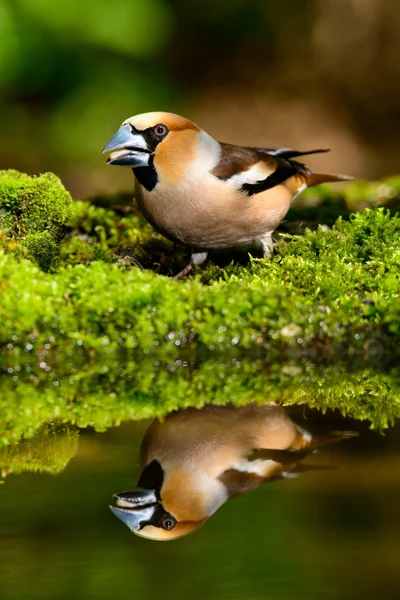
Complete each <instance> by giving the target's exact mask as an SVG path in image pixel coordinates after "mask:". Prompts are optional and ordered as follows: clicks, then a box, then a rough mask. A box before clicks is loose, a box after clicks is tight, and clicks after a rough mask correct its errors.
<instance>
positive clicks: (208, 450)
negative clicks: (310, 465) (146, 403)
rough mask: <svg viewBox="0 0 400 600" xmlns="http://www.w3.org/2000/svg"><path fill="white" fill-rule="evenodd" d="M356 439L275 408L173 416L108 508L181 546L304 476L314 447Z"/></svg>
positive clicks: (143, 531)
mask: <svg viewBox="0 0 400 600" xmlns="http://www.w3.org/2000/svg"><path fill="white" fill-rule="evenodd" d="M353 435H356V434H354V433H353V432H335V433H331V434H325V435H315V434H312V433H310V432H309V431H306V430H305V429H304V428H303V427H301V426H299V425H298V424H296V423H295V422H294V420H292V418H291V417H290V415H289V414H288V412H287V411H286V410H285V409H284V408H282V407H281V406H277V405H275V404H269V405H266V406H257V405H256V404H249V405H247V406H244V407H240V408H238V407H234V406H224V407H218V406H205V407H204V408H202V409H201V410H197V409H186V410H180V411H177V412H173V413H171V414H170V415H168V416H167V417H165V418H164V419H162V420H158V419H156V420H155V421H153V423H152V424H151V425H150V427H149V428H148V430H147V431H146V433H145V436H144V438H143V441H142V445H141V451H140V455H141V464H142V467H143V470H142V473H141V475H140V478H139V481H138V484H137V487H136V488H135V489H133V490H129V491H125V492H119V493H117V494H115V495H114V498H115V500H116V504H117V506H110V508H111V510H112V512H113V513H114V514H115V515H116V516H117V517H118V518H119V519H121V521H123V522H124V523H126V525H128V527H129V528H130V529H131V530H132V531H133V532H134V533H136V534H137V535H139V536H142V537H146V538H150V539H154V540H171V539H176V538H178V537H181V536H183V535H186V534H187V533H190V532H191V531H194V530H195V529H197V528H198V527H199V526H200V525H202V524H203V523H204V522H205V521H206V520H207V519H208V518H209V517H210V516H211V515H213V514H214V513H215V511H216V510H217V509H218V508H219V507H220V506H222V504H224V502H226V501H227V500H229V499H230V498H234V497H235V496H240V495H242V494H246V493H247V492H250V491H251V490H254V489H255V488H257V487H259V486H260V485H262V484H263V483H266V482H268V481H272V480H276V479H279V478H282V477H290V476H291V475H292V474H293V473H296V472H298V471H299V470H304V468H305V467H306V465H300V464H299V463H300V461H302V460H303V459H304V458H305V457H306V456H307V455H308V454H310V453H311V452H313V451H314V450H315V449H316V448H318V447H321V446H324V445H326V444H328V443H330V442H333V441H340V440H342V439H344V438H348V437H352V436H353Z"/></svg>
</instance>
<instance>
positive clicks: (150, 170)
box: [131, 125, 163, 192]
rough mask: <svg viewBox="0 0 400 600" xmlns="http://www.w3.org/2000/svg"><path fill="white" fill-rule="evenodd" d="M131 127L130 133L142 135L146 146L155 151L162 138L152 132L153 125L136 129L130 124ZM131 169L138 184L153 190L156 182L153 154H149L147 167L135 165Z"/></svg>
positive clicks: (149, 190)
mask: <svg viewBox="0 0 400 600" xmlns="http://www.w3.org/2000/svg"><path fill="white" fill-rule="evenodd" d="M131 128H132V133H139V134H141V135H142V136H143V137H144V139H145V140H146V143H147V147H148V149H149V150H150V152H152V153H154V152H155V149H156V148H157V146H158V144H159V143H160V142H162V140H163V138H159V137H158V136H157V135H156V134H155V133H154V127H148V128H147V129H143V130H142V131H140V130H139V129H136V127H134V126H133V125H131ZM132 171H133V173H134V175H135V176H136V179H137V180H138V182H139V183H140V185H142V186H143V187H144V188H145V189H146V190H147V191H148V192H151V191H152V190H154V188H155V187H156V185H157V182H158V176H157V171H156V168H155V166H154V154H151V156H150V159H149V166H148V167H136V168H135V169H132Z"/></svg>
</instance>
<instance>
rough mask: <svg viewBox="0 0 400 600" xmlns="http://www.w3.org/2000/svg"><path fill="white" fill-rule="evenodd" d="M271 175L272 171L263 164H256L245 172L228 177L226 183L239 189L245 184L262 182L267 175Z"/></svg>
mask: <svg viewBox="0 0 400 600" xmlns="http://www.w3.org/2000/svg"><path fill="white" fill-rule="evenodd" d="M271 173H273V170H271V169H269V168H268V166H267V165H266V164H265V163H264V162H261V161H260V162H258V163H256V164H255V165H253V166H252V167H251V168H250V169H248V170H247V171H241V172H240V173H236V174H235V175H233V176H232V177H230V178H229V179H228V180H227V181H229V182H230V183H235V184H237V185H238V186H239V187H241V186H242V185H244V184H245V183H249V184H251V185H252V184H255V183H259V182H260V181H264V179H266V178H267V177H268V176H269V175H271Z"/></svg>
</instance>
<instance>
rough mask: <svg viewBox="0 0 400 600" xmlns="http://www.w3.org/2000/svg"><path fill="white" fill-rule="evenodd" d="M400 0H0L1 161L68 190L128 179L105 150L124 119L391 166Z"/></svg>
mask: <svg viewBox="0 0 400 600" xmlns="http://www.w3.org/2000/svg"><path fill="white" fill-rule="evenodd" d="M399 28H400V8H399V5H398V0H284V1H281V2H277V1H274V0H219V1H218V2H217V1H215V0H202V1H200V0H192V1H190V2H188V1H187V0H112V2H110V1H108V0H84V1H83V0H58V1H57V2H54V0H1V1H0V130H1V138H2V143H1V148H0V167H1V168H10V167H12V168H17V169H20V170H24V171H27V172H29V173H37V172H43V171H46V170H51V171H54V172H56V173H57V174H59V175H60V176H61V177H62V178H63V180H64V182H65V184H66V185H67V187H68V188H69V189H70V190H71V191H72V193H73V194H74V196H75V197H79V196H86V195H88V194H93V193H108V192H110V191H114V190H117V189H121V188H122V189H129V188H130V187H132V179H131V177H132V176H131V174H130V173H129V171H128V170H124V169H112V168H108V167H106V166H105V164H104V157H102V156H101V154H100V151H101V149H102V147H103V145H104V144H105V142H106V141H107V140H108V139H109V138H110V137H111V135H112V134H113V133H114V132H115V130H116V129H117V127H118V126H119V125H120V123H121V122H122V121H123V120H124V119H125V118H127V117H129V116H131V115H133V114H136V113H139V112H145V111H151V110H167V111H172V112H178V113H181V114H184V115H185V116H187V117H189V118H191V119H193V120H194V121H196V122H197V123H198V124H199V125H200V126H202V127H203V128H204V129H206V130H207V131H208V132H209V133H211V134H212V135H214V136H215V137H216V138H217V139H221V140H225V141H230V142H233V143H243V144H254V145H261V146H262V145H264V146H269V145H271V146H274V145H278V146H294V147H298V148H301V149H304V148H308V147H312V146H315V147H321V146H322V147H326V146H328V147H330V148H332V150H333V151H332V153H331V154H330V155H327V156H320V157H311V159H310V161H309V164H311V166H314V167H319V168H320V169H321V170H331V171H336V172H347V173H350V174H353V175H356V176H362V177H365V178H368V179H372V178H378V177H383V176H385V175H389V174H393V173H396V172H398V171H399V167H398V162H399V156H400V141H399V122H400V107H399V92H400V59H399V57H400V36H399V35H398V31H399Z"/></svg>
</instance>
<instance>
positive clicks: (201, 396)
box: [0, 182, 400, 443]
mask: <svg viewBox="0 0 400 600" xmlns="http://www.w3.org/2000/svg"><path fill="white" fill-rule="evenodd" d="M351 185H352V186H353V188H352V190H353V191H351V192H349V191H348V188H345V189H344V190H343V191H340V192H334V193H332V192H328V191H327V189H326V188H323V191H322V192H321V196H318V197H317V198H316V197H315V196H310V195H306V197H305V203H304V205H303V206H297V207H296V206H295V207H294V208H293V209H292V210H293V214H295V212H296V211H298V212H297V219H296V221H297V226H298V228H299V229H300V230H301V231H302V235H298V234H296V235H289V234H288V233H287V231H288V230H289V227H288V224H290V223H291V221H288V223H287V224H284V226H283V227H281V228H280V239H279V242H278V244H277V248H276V252H275V254H274V256H273V258H272V259H258V258H254V257H253V258H249V256H248V254H247V253H246V252H241V253H238V254H233V253H231V252H229V253H220V254H217V255H213V256H212V257H211V260H210V261H209V262H208V263H207V264H206V265H205V266H203V267H200V268H198V269H196V270H195V273H194V276H192V277H189V278H187V279H184V280H180V281H175V280H173V279H172V278H171V277H170V275H171V274H173V273H175V272H177V270H178V269H179V268H181V267H182V266H183V264H184V261H185V260H187V250H185V249H183V250H179V251H178V252H176V250H175V248H174V246H173V244H171V243H169V242H168V241H166V240H164V239H163V238H162V237H161V236H159V235H158V234H156V233H155V232H154V231H153V230H152V228H151V227H150V226H149V225H147V224H146V223H145V222H144V220H143V218H142V217H141V216H140V215H139V214H138V213H137V212H136V211H135V209H134V208H133V207H131V206H130V204H129V202H126V201H125V200H124V202H121V198H118V200H117V203H116V204H114V205H113V206H110V207H108V208H107V207H105V206H104V205H102V206H99V205H98V204H99V201H97V204H89V203H87V202H86V203H85V202H77V203H75V211H74V215H73V216H72V217H71V219H70V220H69V232H68V235H67V236H66V238H65V240H64V241H63V242H62V244H61V260H60V265H59V268H58V269H57V270H55V271H53V272H51V273H44V272H43V271H42V270H40V269H39V268H38V267H37V266H36V265H35V264H33V263H32V262H30V261H28V260H26V258H24V257H23V256H22V253H21V252H18V253H14V254H10V253H9V252H8V253H7V248H5V250H6V252H4V250H3V251H0V294H1V298H2V302H1V303H0V322H1V323H2V327H1V328H0V344H1V345H2V349H3V350H2V361H3V364H4V361H5V363H6V365H7V368H9V369H11V373H13V375H12V377H16V378H17V379H16V382H15V387H10V389H9V390H8V391H7V392H6V387H4V386H3V389H4V393H5V394H6V397H7V403H5V406H4V412H3V414H2V418H0V422H4V423H5V424H7V425H6V426H5V428H4V430H3V433H2V435H3V442H4V443H9V442H10V441H13V440H14V441H15V440H17V439H18V438H19V437H21V435H24V436H27V435H32V434H34V433H35V431H36V430H37V428H38V427H39V426H40V425H41V424H43V423H46V422H48V421H52V420H54V419H61V420H62V421H64V422H68V423H75V424H78V425H87V424H92V425H94V426H95V427H96V428H102V427H108V426H110V425H111V424H113V423H116V422H118V421H119V420H121V419H125V418H143V417H151V416H155V415H162V414H165V413H166V412H167V411H168V410H172V409H174V408H179V407H184V406H197V405H201V404H203V403H205V402H218V403H223V402H227V401H233V402H235V403H245V402H248V401H249V400H251V399H255V400H257V401H259V402H262V401H265V400H271V399H274V400H278V401H282V402H284V403H301V402H303V403H304V402H306V403H307V404H309V405H312V406H316V407H318V408H321V409H326V408H328V407H330V408H338V409H339V410H341V411H342V412H343V414H350V415H352V416H354V417H356V418H360V419H369V420H370V421H371V422H372V424H373V426H374V427H377V428H382V427H386V426H388V425H389V424H390V423H392V422H393V420H394V419H395V418H396V417H398V416H399V394H398V389H399V386H398V373H397V371H396V372H393V371H392V372H391V374H390V376H388V375H387V374H379V371H378V370H376V371H375V370H374V369H372V367H370V366H366V367H360V368H359V370H358V371H357V373H354V372H352V373H350V374H349V373H348V372H347V371H346V370H343V368H342V371H341V370H340V368H339V367H338V365H337V364H336V362H337V361H338V359H339V358H340V359H342V358H343V357H345V359H346V360H347V361H348V362H349V363H351V364H352V363H353V362H354V360H355V358H356V357H357V358H358V359H359V358H360V357H362V358H364V359H366V360H368V359H369V358H370V357H375V356H385V355H386V354H389V355H390V358H391V359H396V360H398V357H399V354H400V343H399V342H400V277H399V273H400V218H399V216H398V215H397V214H396V213H395V212H394V207H395V202H396V201H397V194H398V192H397V189H398V187H397V188H396V185H397V183H396V182H394V183H393V182H392V183H391V184H390V185H389V184H387V183H384V184H379V185H375V187H374V186H370V185H368V186H364V184H362V185H361V187H360V188H359V190H361V191H359V192H358V193H359V194H360V199H359V202H360V203H361V204H362V203H364V204H365V203H369V205H373V204H374V203H376V202H378V200H379V202H380V201H381V199H382V197H383V195H385V194H386V196H385V198H386V199H385V202H386V203H387V204H388V207H389V208H372V209H367V210H364V211H363V212H354V211H353V208H354V206H355V204H356V201H355V199H354V198H355V197H356V196H355V191H354V190H355V187H354V186H355V184H351ZM382 185H383V191H382V189H381V188H382ZM363 186H364V187H363ZM371 190H375V196H373V192H372V191H371ZM388 190H389V191H388ZM383 192H385V193H384V194H383ZM315 193H316V192H315V191H313V194H315ZM335 194H337V195H335ZM351 194H354V198H353V200H354V201H353V200H352V201H351V202H350V200H349V198H350V196H351ZM363 194H364V196H363ZM375 201H376V202H375ZM351 204H352V206H353V208H352V207H351V206H350V205H351ZM338 207H339V209H340V212H343V213H344V218H339V219H336V220H334V215H335V210H337V208H338ZM299 211H300V212H299ZM301 211H302V212H301ZM324 211H325V212H324ZM321 221H322V225H325V227H323V226H321ZM304 223H308V224H309V225H310V226H311V228H309V229H306V228H305V227H304V226H303V225H302V224H304ZM317 223H319V225H318V224H317ZM329 223H331V224H332V227H331V228H329V227H326V225H327V224H329ZM44 234H46V235H49V234H50V231H49V230H48V229H45V230H44V231H42V232H29V233H27V234H26V236H25V239H24V243H25V244H28V243H30V244H31V245H30V246H29V250H30V252H31V253H32V252H36V253H37V252H39V251H40V248H41V244H40V240H41V238H40V237H39V239H38V238H37V237H35V236H40V235H44ZM4 236H5V237H4ZM30 236H33V237H30ZM2 239H3V243H0V247H3V248H4V247H5V244H9V243H10V240H11V241H12V243H15V244H17V245H18V244H20V242H18V240H17V239H15V238H11V237H9V235H6V234H5V233H4V234H3V238H1V237H0V241H1V240H2ZM53 239H55V238H53ZM4 240H5V241H4ZM30 240H31V241H30ZM35 242H36V247H35ZM24 248H26V246H24ZM53 250H54V251H55V247H54V246H53ZM53 256H54V255H52V254H51V252H50V254H45V253H42V255H41V256H40V257H39V261H40V263H41V264H51V263H52V261H53V260H54V258H53ZM233 257H234V258H235V260H232V258H233ZM136 261H139V262H140V263H141V264H142V266H143V267H144V270H141V269H140V268H139V266H138V264H137V262H136ZM165 275H168V276H165ZM121 352H122V354H120V353H121ZM210 353H211V355H212V356H215V358H214V359H213V360H211V361H210V358H209V357H210ZM254 353H255V354H256V355H257V356H259V355H264V356H265V355H268V356H269V358H270V360H271V361H272V364H274V365H275V366H274V367H273V368H272V367H270V366H268V369H267V371H268V374H267V375H266V373H267V371H266V367H265V366H264V363H262V362H260V361H259V362H257V361H255V362H254V363H251V362H249V361H248V360H247V359H246V360H244V361H243V360H242V359H243V356H249V355H253V354H254ZM76 355H78V356H79V355H82V360H85V361H86V362H87V364H88V368H89V370H91V371H90V373H91V375H90V376H88V374H87V372H86V371H85V370H82V369H81V370H79V369H78V370H76V369H73V368H72V367H70V363H71V360H72V358H73V357H75V356H76ZM221 355H223V356H224V357H225V358H226V360H227V361H228V365H229V368H228V367H224V366H223V367H220V366H216V367H215V369H214V366H213V365H214V363H215V365H219V363H218V358H217V357H220V356H221ZM121 356H122V358H121ZM317 356H318V357H330V359H331V360H332V361H335V366H334V367H333V369H332V371H329V369H327V368H325V370H324V371H323V373H322V374H321V372H319V375H318V376H317V371H316V370H314V371H313V369H314V367H310V369H309V370H307V372H304V369H303V367H304V365H307V364H308V363H307V362H306V361H311V363H310V364H312V361H313V360H314V359H315V357H317ZM54 357H56V358H54ZM143 357H147V358H149V357H151V358H152V360H153V366H154V364H160V365H161V364H166V365H167V368H166V369H162V368H160V369H158V368H157V369H154V368H153V367H151V366H150V367H149V366H144V362H143ZM188 357H189V358H188ZM204 357H205V358H206V360H205V362H203V359H204ZM238 358H240V360H241V362H240V365H242V366H241V367H240V369H239V370H238V367H237V366H235V367H233V366H232V365H233V364H235V365H236V364H237V362H235V363H234V362H232V361H237V359H238ZM175 359H177V360H179V361H181V364H183V363H184V362H185V361H188V362H189V363H191V364H195V365H196V367H193V368H191V369H190V370H186V371H184V373H181V376H180V377H179V378H177V379H175V376H172V375H171V373H172V372H173V369H174V368H175V367H171V365H173V364H174V362H173V361H174V360H175ZM272 359H274V361H275V362H274V361H273V360H272ZM291 359H293V360H294V359H296V361H297V360H299V359H301V361H302V362H300V363H299V362H296V363H295V364H294V365H291V364H289V365H288V370H287V372H286V374H285V372H283V366H284V365H285V364H286V363H287V361H290V360H291ZM25 360H27V361H28V364H29V365H30V371H29V376H26V377H22V376H21V375H20V374H17V373H20V371H17V370H16V369H17V368H19V369H21V365H23V364H24V363H25ZM54 361H56V362H57V364H58V366H57V367H55V366H54V364H53V363H54ZM368 364H370V363H368ZM13 365H14V366H13ZM38 365H41V366H40V367H38ZM168 365H169V366H168ZM249 365H250V366H249ZM299 368H300V371H299ZM213 369H214V370H213ZM271 369H272V371H271ZM274 369H275V370H274ZM271 373H272V375H271ZM122 374H123V375H122ZM314 374H315V377H314ZM121 378H122V379H121ZM47 380H49V381H50V384H49V385H47V384H46V381H47ZM36 382H38V383H37V386H36ZM221 382H223V384H221ZM33 384H34V385H35V387H33ZM10 385H11V384H10ZM12 385H14V383H13V384H12ZM99 390H101V392H99ZM17 407H20V408H19V409H18V408H17Z"/></svg>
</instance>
